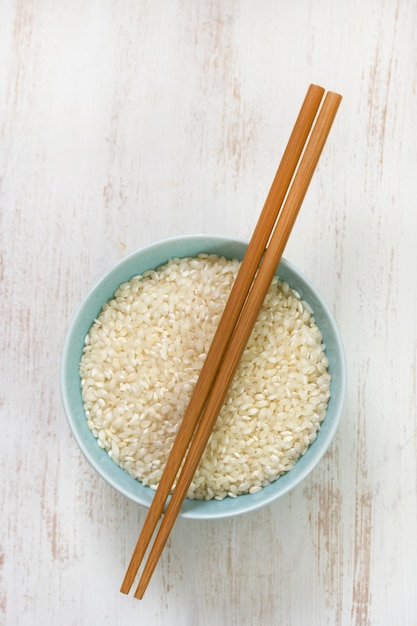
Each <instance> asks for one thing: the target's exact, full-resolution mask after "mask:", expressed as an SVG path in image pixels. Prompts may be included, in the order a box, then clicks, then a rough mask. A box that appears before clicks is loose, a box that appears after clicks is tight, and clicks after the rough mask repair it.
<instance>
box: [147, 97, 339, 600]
mask: <svg viewBox="0 0 417 626" xmlns="http://www.w3.org/2000/svg"><path fill="white" fill-rule="evenodd" d="M340 101H341V96H340V95H339V94H336V93H333V92H329V93H327V95H326V97H325V100H324V103H323V106H322V108H321V110H320V112H319V115H318V119H317V121H316V124H315V126H314V128H313V130H312V132H311V136H310V139H309V141H308V144H307V146H306V149H305V152H304V155H303V157H302V160H301V162H300V165H299V168H298V170H297V172H296V174H295V177H294V181H293V184H292V186H291V189H290V191H289V193H288V196H287V199H286V201H285V204H284V207H283V209H282V213H281V215H280V217H279V219H278V223H277V226H276V228H275V230H274V232H273V234H272V237H271V240H270V243H269V245H268V247H267V249H266V251H265V254H264V256H263V259H262V263H261V265H260V268H259V271H258V273H257V275H256V278H255V280H254V284H253V287H252V289H251V291H250V293H249V295H248V298H247V301H246V304H245V306H244V308H243V311H242V313H241V315H240V318H239V324H238V328H237V329H236V330H235V332H234V333H233V336H232V339H231V341H230V344H229V347H228V349H227V351H226V354H225V356H224V359H223V362H222V364H221V368H220V371H219V373H218V375H217V378H216V379H215V381H214V384H213V387H212V389H211V393H210V395H209V398H208V400H207V403H206V406H205V409H204V414H203V417H202V418H201V420H200V423H199V425H198V428H197V431H196V434H195V436H194V439H193V442H192V444H191V446H190V450H189V452H188V455H187V457H186V460H185V463H184V466H183V468H182V470H181V473H180V475H179V478H178V481H177V484H176V487H175V489H174V492H173V495H172V498H171V500H170V502H169V504H168V507H167V510H166V512H165V515H164V518H163V520H162V523H161V526H160V528H159V531H158V534H157V536H156V539H155V542H154V544H153V546H152V549H151V551H150V554H149V557H148V560H147V562H146V565H145V568H144V570H143V573H142V576H141V579H140V581H139V584H138V587H137V589H136V592H135V597H136V598H142V597H143V594H144V592H145V590H146V588H147V585H148V583H149V580H150V578H151V576H152V573H153V571H154V569H155V567H156V564H157V562H158V560H159V556H160V554H161V552H162V550H163V548H164V545H165V543H166V540H167V539H168V536H169V533H170V531H171V528H172V526H173V524H174V522H175V520H176V517H177V515H178V513H179V510H180V508H181V505H182V502H183V500H184V498H185V496H186V494H187V491H188V488H189V485H190V483H191V481H192V478H193V476H194V474H195V471H196V469H197V466H198V463H199V461H200V459H201V456H202V454H203V452H204V449H205V447H206V444H207V441H208V438H209V436H210V433H211V432H212V429H213V426H214V423H215V421H216V419H217V415H218V412H219V411H220V408H221V406H222V404H223V401H224V398H225V395H226V393H227V390H228V388H229V385H230V383H231V381H232V378H233V375H234V373H235V370H236V368H237V365H238V363H239V360H240V357H241V355H242V352H243V350H244V349H245V346H246V343H247V341H248V339H249V336H250V333H251V332H252V328H253V326H254V323H255V321H256V318H257V316H258V313H259V309H260V307H261V306H262V303H263V301H264V298H265V296H266V293H267V291H268V288H269V286H270V283H271V281H272V278H273V275H274V274H275V271H276V268H277V266H278V263H279V260H280V258H281V256H282V253H283V251H284V248H285V245H286V243H287V241H288V237H289V235H290V232H291V230H292V227H293V225H294V222H295V220H296V217H297V215H298V212H299V210H300V207H301V204H302V202H303V199H304V196H305V194H306V192H307V189H308V186H309V184H310V181H311V179H312V176H313V173H314V170H315V168H316V165H317V163H318V160H319V158H320V155H321V152H322V150H323V147H324V144H325V142H326V139H327V136H328V134H329V131H330V129H331V126H332V123H333V120H334V118H335V115H336V113H337V110H338V107H339V104H340Z"/></svg>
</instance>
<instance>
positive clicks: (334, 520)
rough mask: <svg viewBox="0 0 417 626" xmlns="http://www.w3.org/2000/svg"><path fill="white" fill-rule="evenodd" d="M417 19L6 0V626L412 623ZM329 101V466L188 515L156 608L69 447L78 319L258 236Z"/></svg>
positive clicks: (328, 2) (311, 256)
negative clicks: (209, 518)
mask: <svg viewBox="0 0 417 626" xmlns="http://www.w3.org/2000/svg"><path fill="white" fill-rule="evenodd" d="M416 33H417V4H416V2H415V1H414V0H384V1H382V0H352V2H342V1H339V0H298V1H294V2H287V1H286V0H260V1H258V2H255V1H252V0H244V1H243V0H242V1H241V2H239V1H237V0H234V1H232V0H217V1H212V2H209V1H204V0H195V1H194V2H193V1H191V0H183V1H180V0H156V1H155V2H151V1H142V0H103V1H101V2H99V1H98V0H58V1H55V0H3V1H2V2H1V4H0V158H1V162H0V210H1V230H0V252H1V298H0V313H1V352H0V354H1V387H0V410H1V438H0V445H1V477H0V486H1V492H0V517H1V525H0V528H1V533H0V624H2V625H3V624H4V625H7V626H16V625H17V626H33V625H38V624H39V625H42V626H44V625H49V624H51V625H55V624H60V625H61V626H67V625H68V626H69V625H74V626H80V625H82V624H88V625H90V624H112V625H113V624H152V625H161V626H171V625H173V626H174V625H175V626H178V625H180V626H200V625H201V626H205V625H209V626H211V625H213V626H217V625H219V626H220V625H227V626H245V625H252V624H253V625H256V626H264V625H265V626H271V625H275V624H276V625H280V626H282V625H291V626H292V625H295V626H298V625H301V626H303V625H310V626H316V625H317V626H323V625H325V624H328V625H331V626H338V625H343V626H345V625H350V624H354V625H365V624H372V625H387V626H392V625H394V624H396V625H397V624H398V625H401V626H404V625H410V626H413V625H415V624H416V623H417V418H416V406H417V317H416V313H415V305H416V301H417V280H416V269H417V242H416V238H417V210H416V208H417V207H416V202H417V201H416V198H417V142H416V139H417V35H416ZM311 82H315V83H319V84H322V85H323V86H324V87H326V88H327V89H331V90H334V91H339V92H340V93H342V94H343V96H344V99H343V102H342V105H341V108H340V110H339V113H338V116H337V118H336V122H335V125H334V128H333V130H332V132H331V135H330V138H329V141H328V144H327V145H326V147H325V151H324V154H323V157H322V160H321V162H320V165H319V168H318V170H317V172H316V175H315V178H314V180H313V183H312V185H311V187H310V189H309V192H308V194H307V197H306V200H305V203H304V205H303V209H302V212H301V214H300V217H299V219H298V221H297V224H296V227H295V229H294V232H293V234H292V237H291V240H290V242H289V244H288V246H287V249H286V253H285V256H286V257H287V258H288V259H290V260H291V261H292V262H294V263H295V264H296V265H297V266H298V267H300V268H301V269H302V270H303V271H304V272H306V273H307V274H308V275H309V276H310V278H311V279H312V280H313V282H315V284H316V285H317V286H318V288H319V289H320V291H321V292H322V293H323V295H324V296H325V298H326V299H327V301H328V303H329V304H330V306H331V308H332V309H333V311H334V314H335V316H336V319H337V321H338V324H339V326H340V329H341V332H342V335H343V338H344V342H345V348H346V354H347V362H348V369H349V381H348V392H347V398H346V408H345V411H344V414H343V418H342V421H341V425H340V429H339V431H338V434H337V437H336V439H335V441H334V443H333V444H332V446H331V448H330V450H329V451H328V453H327V454H326V456H325V458H324V459H323V460H322V462H321V463H320V465H319V467H318V468H317V469H316V470H315V471H314V472H313V473H312V474H311V475H310V476H309V477H308V478H307V479H306V480H305V482H304V483H302V484H301V485H300V486H299V487H297V488H296V489H295V490H294V491H293V492H292V493H290V494H289V495H287V496H285V497H283V498H282V499H280V500H279V501H277V502H276V503H275V504H273V505H271V506H269V507H268V508H265V509H263V510H261V511H259V512H256V513H254V514H252V515H248V516H246V517H242V518H235V519H231V520H229V521H227V520H226V521H221V522H205V523H199V522H195V521H192V520H189V521H186V520H179V521H178V523H177V524H176V526H175V528H174V531H173V533H172V535H171V537H170V540H169V544H168V546H167V548H166V550H165V552H164V554H163V557H162V559H161V561H160V563H159V565H158V568H157V571H156V572H155V575H154V578H153V579H152V582H151V585H150V587H149V589H148V591H147V594H146V596H145V598H144V599H143V600H142V601H140V602H139V601H136V600H134V599H133V597H132V596H124V595H122V594H120V593H119V586H120V583H121V580H122V578H123V575H124V571H125V568H126V566H127V563H128V561H129V558H130V555H131V551H132V549H133V546H134V544H135V541H136V538H137V534H138V531H139V530H140V527H141V525H142V523H143V520H144V517H145V510H144V509H142V508H140V507H138V506H136V505H135V504H133V503H132V502H130V501H127V500H125V499H124V498H123V497H122V496H120V495H119V494H118V493H116V492H115V491H114V490H113V489H112V488H111V487H110V486H108V485H107V484H105V483H104V482H103V481H102V480H101V479H100V478H99V477H98V476H97V475H96V474H95V473H94V471H93V470H92V469H91V468H90V466H89V465H88V464H87V462H86V461H85V459H84V457H83V456H82V455H81V453H80V452H79V450H78V448H77V446H76V444H75V443H74V441H73V439H72V436H71V435H70V432H69V429H68V426H67V423H66V419H65V416H64V412H63V408H62V405H61V399H60V390H59V364H60V355H61V348H62V344H63V340H64V337H65V333H66V329H67V327H68V323H69V321H70V318H71V316H72V314H73V312H74V311H75V309H76V307H77V306H78V303H79V302H80V300H81V299H82V297H83V295H84V293H85V292H86V290H87V289H88V288H89V287H90V286H91V285H92V284H93V283H94V281H95V280H96V279H97V278H98V277H99V276H100V275H101V274H102V273H103V272H104V271H105V270H107V269H108V268H109V267H110V266H111V265H112V264H113V263H114V262H115V261H117V260H118V259H120V258H121V257H123V256H124V255H126V254H127V253H129V252H130V251H132V250H134V249H136V248H137V247H140V246H142V245H144V244H147V243H150V242H152V241H154V240H156V239H160V238H163V237H169V236H172V235H177V234H184V233H196V232H199V233H214V234H224V235H234V236H238V237H242V238H246V239H248V238H249V236H250V234H251V232H252V229H253V227H254V225H255V222H256V219H257V216H258V214H259V212H260V210H261V207H262V204H263V201H264V199H265V196H266V194H267V191H268V189H269V185H270V183H271V181H272V178H273V175H274V173H275V170H276V167H277V165H278V162H279V159H280V157H281V154H282V151H283V149H284V146H285V143H286V141H287V138H288V135H289V132H290V130H291V128H292V125H293V122H294V120H295V116H296V113H297V111H298V108H299V106H300V104H301V101H302V99H303V97H304V94H305V92H306V89H307V87H308V85H309V84H310V83H311Z"/></svg>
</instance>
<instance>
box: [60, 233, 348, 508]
mask: <svg viewBox="0 0 417 626" xmlns="http://www.w3.org/2000/svg"><path fill="white" fill-rule="evenodd" d="M246 248H247V242H244V241H240V240H235V239H230V238H224V237H218V236H208V235H192V236H183V237H176V238H172V239H165V240H162V241H158V242H156V243H154V244H152V245H149V246H147V247H145V248H142V249H140V250H137V251H136V252H133V253H132V254H130V255H128V256H126V257H125V258H124V259H122V260H121V261H120V262H118V263H117V264H116V265H115V266H114V267H112V268H111V269H110V270H109V271H108V272H107V273H106V274H105V275H104V276H103V277H102V278H101V279H100V280H99V281H98V283H97V284H96V285H95V286H94V287H93V288H92V289H91V290H90V292H89V293H88V294H87V295H86V297H85V298H84V300H83V302H82V303H81V304H80V306H79V308H78V310H77V312H76V313H75V315H74V317H73V319H72V322H71V324H70V327H69V329H68V332H67V335H66V339H65V344H64V349H63V355H62V361H61V393H62V399H63V404H64V409H65V413H66V416H67V420H68V423H69V427H70V429H71V431H72V434H73V436H74V438H75V441H76V442H77V444H78V446H79V447H80V449H81V451H82V452H83V454H84V456H85V457H86V459H87V460H88V461H89V462H90V464H91V465H92V467H93V468H94V469H95V470H96V471H97V472H98V474H99V475H100V476H101V477H102V478H103V479H104V480H106V481H107V482H108V483H109V484H110V485H112V486H113V487H114V488H115V489H117V490H118V491H119V492H120V493H122V494H123V495H125V496H126V497H128V498H130V499H131V500H133V501H134V502H137V503H138V504H141V505H143V506H145V507H149V506H150V503H151V500H152V497H153V494H154V491H152V490H151V489H150V488H149V487H144V486H143V485H142V484H140V483H139V482H138V481H137V480H135V479H133V478H132V477H131V476H129V475H128V474H127V473H126V472H125V471H124V470H123V469H121V468H120V467H118V466H117V465H116V464H115V463H114V462H113V461H112V460H111V458H110V457H109V456H108V454H107V452H106V451H105V450H103V449H102V448H100V447H99V446H98V444H97V440H96V439H95V437H94V436H93V434H92V432H91V431H90V429H89V428H88V426H87V420H86V417H85V414H84V409H83V402H82V397H81V388H80V377H79V371H78V368H79V362H80V358H81V353H82V349H83V345H84V339H85V336H86V335H87V333H88V331H89V329H90V326H91V324H92V323H93V321H94V319H95V318H96V317H97V315H98V313H99V312H100V310H101V308H102V305H103V303H104V302H106V301H108V300H110V299H111V297H112V296H113V294H114V292H115V290H116V289H117V287H118V286H119V285H120V284H121V283H123V282H125V281H127V280H129V279H130V278H131V277H132V276H134V275H136V274H141V273H143V272H144V271H146V270H148V269H154V268H157V267H158V266H160V265H162V264H164V263H165V262H166V261H168V259H170V258H172V257H186V256H197V255H198V254H199V253H202V252H205V253H215V254H218V255H224V256H226V257H227V258H239V259H241V258H243V255H244V253H245V250H246ZM277 274H278V276H279V278H280V279H281V280H283V281H285V282H287V283H288V284H289V285H290V287H292V288H293V289H295V290H296V291H297V292H298V293H299V294H300V296H301V298H302V299H303V300H306V301H307V302H308V304H309V305H310V307H311V308H312V310H313V314H314V318H315V320H316V323H317V325H318V327H319V328H320V330H321V333H322V335H323V341H324V343H325V345H326V354H327V357H328V359H329V371H330V373H331V377H332V380H331V391H330V400H329V404H328V409H327V413H326V417H325V419H324V421H323V423H322V425H321V428H320V430H319V433H318V436H317V438H316V440H315V441H314V443H313V444H312V445H311V446H310V447H309V448H308V450H307V452H306V453H305V454H304V455H303V456H302V457H301V458H300V459H299V460H298V461H297V463H296V464H295V466H294V467H293V469H291V470H290V471H289V472H287V473H286V474H284V475H283V476H281V477H280V478H279V479H278V480H276V481H275V482H273V483H271V484H270V485H268V486H267V487H264V488H263V489H262V490H261V491H259V492H258V493H256V494H253V495H249V494H248V495H241V496H238V497H237V498H230V497H226V498H225V499H224V500H221V501H218V500H209V501H201V500H190V499H185V501H184V503H183V505H182V508H181V511H180V516H181V517H183V518H189V519H214V518H226V517H230V516H235V515H240V514H243V513H248V512H250V511H254V510H256V509H259V508H260V507H263V506H265V505H267V504H269V503H271V502H273V501H274V500H276V499H277V498H279V497H280V496H282V495H283V494H285V493H287V492H289V491H290V490H291V489H293V488H294V487H295V486H296V485H298V484H299V483H300V482H301V481H302V480H303V479H304V478H305V477H306V476H307V475H308V474H309V473H310V472H311V471H312V470H313V468H314V467H315V466H316V465H317V463H318V462H319V461H320V459H321V458H322V457H323V455H324V453H325V452H326V450H327V448H328V446H329V444H330V442H331V441H332V439H333V436H334V434H335V432H336V429H337V427H338V424H339V421H340V417H341V413H342V408H343V401H344V396H345V387H346V364H345V356H344V350H343V344H342V340H341V337H340V333H339V330H338V328H337V326H336V323H335V321H334V318H333V315H332V313H331V311H330V310H329V307H328V306H327V304H326V303H325V301H324V300H323V298H322V297H321V295H320V294H319V292H318V291H317V289H316V288H315V287H314V285H313V284H312V283H311V282H310V280H309V279H308V278H307V277H306V276H304V275H303V274H302V273H301V272H300V271H299V270H298V269H297V268H296V267H294V265H292V264H291V263H289V262H288V261H286V260H285V259H282V260H281V263H280V264H279V267H278V270H277Z"/></svg>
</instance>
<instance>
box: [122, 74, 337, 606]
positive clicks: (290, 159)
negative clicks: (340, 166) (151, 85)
mask: <svg viewBox="0 0 417 626" xmlns="http://www.w3.org/2000/svg"><path fill="white" fill-rule="evenodd" d="M323 94H324V89H323V88H321V87H318V86H316V85H311V86H310V88H309V90H308V92H307V95H306V97H305V100H304V103H303V105H302V107H301V110H300V113H299V115H298V117H297V121H296V123H295V126H294V129H293V131H292V133H291V136H290V139H289V142H288V145H287V147H286V150H285V152H284V155H283V158H282V161H281V164H280V166H279V168H278V170H277V173H276V176H275V178H274V181H273V184H272V186H271V190H270V192H269V194H268V197H267V199H266V202H265V205H264V208H263V210H262V213H261V215H260V218H259V220H258V223H257V225H256V228H255V231H254V233H253V236H252V239H251V241H250V244H249V246H248V248H247V252H246V254H245V257H244V259H243V261H242V265H241V268H240V271H239V273H238V276H237V277H236V280H235V284H234V286H233V289H232V291H231V294H230V296H229V300H228V302H227V304H226V307H225V311H224V313H223V316H222V318H221V320H220V323H219V326H218V329H217V331H216V333H215V336H214V338H213V341H212V344H211V347H210V350H209V352H208V354H207V357H206V360H205V362H204V365H203V368H202V370H201V373H200V376H199V379H198V381H197V384H196V387H195V390H194V393H193V395H192V398H191V401H190V404H189V406H188V408H187V411H186V413H185V416H184V418H183V421H182V424H181V427H180V429H179V431H178V434H177V437H176V439H175V442H174V444H173V447H172V450H171V453H170V456H169V458H168V461H167V464H166V467H165V471H164V473H163V475H162V478H161V481H160V483H159V486H158V489H157V491H156V493H155V496H154V498H153V501H152V504H151V506H150V509H149V511H148V514H147V517H146V520H145V523H144V526H143V529H142V532H141V534H140V536H139V539H138V542H137V544H136V547H135V550H134V552H133V555H132V558H131V561H130V564H129V566H128V569H127V571H126V575H125V578H124V580H123V583H122V586H121V591H122V592H123V593H128V592H129V590H130V588H131V585H132V584H133V581H134V578H135V576H136V573H137V571H138V569H139V567H140V565H141V562H142V560H143V557H144V555H145V553H146V551H147V549H148V546H149V543H150V541H151V539H152V536H153V534H154V531H155V529H156V526H157V524H158V521H159V518H160V517H161V514H162V512H163V509H164V506H165V503H166V500H167V498H168V495H169V493H170V491H171V488H172V485H173V483H174V481H175V478H176V476H177V473H178V470H179V468H180V466H181V463H182V461H183V459H184V455H185V453H186V451H187V448H188V447H189V445H190V442H191V439H193V441H192V444H191V446H190V448H189V451H188V454H187V456H186V458H185V462H184V465H183V468H182V470H181V473H180V475H179V477H178V480H177V484H176V486H175V489H174V491H173V494H172V497H171V499H170V501H169V504H168V506H167V509H166V512H165V515H164V517H163V520H162V523H161V525H160V528H159V531H158V534H157V536H156V539H155V542H154V544H153V546H152V548H151V551H150V553H149V557H148V560H147V562H146V564H145V567H144V570H143V573H142V576H141V578H140V581H139V584H138V587H137V589H136V592H135V597H136V598H142V597H143V594H144V592H145V590H146V587H147V585H148V583H149V580H150V578H151V576H152V573H153V571H154V569H155V567H156V564H157V562H158V560H159V556H160V554H161V552H162V550H163V547H164V545H165V543H166V540H167V538H168V536H169V533H170V531H171V528H172V526H173V524H174V522H175V519H176V517H177V515H178V513H179V510H180V508H181V505H182V502H183V500H184V498H185V497H186V494H187V491H188V488H189V485H190V483H191V481H192V478H193V476H194V473H195V471H196V469H197V467H198V463H199V461H200V459H201V456H202V454H203V452H204V449H205V446H206V443H207V441H208V438H209V436H210V433H211V431H212V429H213V426H214V423H215V421H216V419H217V416H218V413H219V411H220V409H221V406H222V404H223V401H224V398H225V396H226V394H227V391H228V388H229V386H230V384H231V381H232V378H233V376H234V373H235V371H236V368H237V366H238V363H239V360H240V358H241V355H242V352H243V350H244V349H245V346H246V344H247V341H248V339H249V336H250V333H251V331H252V328H253V325H254V323H255V321H256V318H257V316H258V313H259V309H260V307H261V305H262V303H263V301H264V298H265V295H266V293H267V291H268V288H269V285H270V283H271V281H272V278H273V275H274V273H275V271H276V268H277V265H278V263H279V260H280V258H281V256H282V253H283V250H284V248H285V245H286V243H287V240H288V237H289V235H290V232H291V229H292V226H293V224H294V222H295V219H296V217H297V214H298V211H299V209H300V207H301V204H302V201H303V199H304V196H305V193H306V192H307V188H308V185H309V183H310V181H311V178H312V176H313V173H314V169H315V167H316V165H317V162H318V160H319V157H320V154H321V151H322V149H323V147H324V144H325V141H326V139H327V136H328V133H329V131H330V128H331V125H332V122H333V120H334V117H335V115H336V112H337V109H338V106H339V103H340V100H341V96H339V95H338V94H335V93H332V92H328V93H327V95H326V97H325V99H324V103H323V105H322V107H321V109H320V112H319V115H318V117H317V120H316V123H315V125H314V127H313V130H311V128H312V125H313V122H314V119H315V117H316V114H317V111H318V109H319V106H320V103H321V101H322V98H323ZM310 132H311V134H310ZM309 135H310V138H309V141H308V143H307V146H306V147H305V143H306V140H307V138H308V136H309ZM303 150H304V154H303V157H302V159H301V161H300V162H299V160H300V156H301V154H302V152H303ZM297 166H298V169H297ZM294 172H295V176H294ZM291 181H293V182H292V185H291V187H290V190H289V191H288V188H289V186H290V183H291ZM284 200H285V201H284ZM283 203H284V204H283ZM281 207H282V210H281ZM280 210H281V214H280V216H279V219H278V222H277V224H276V226H275V223H276V221H277V216H278V214H279V212H280ZM274 226H275V228H274ZM271 233H272V234H271ZM268 242H269V243H268ZM197 424H198V427H197ZM193 435H194V438H193Z"/></svg>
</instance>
